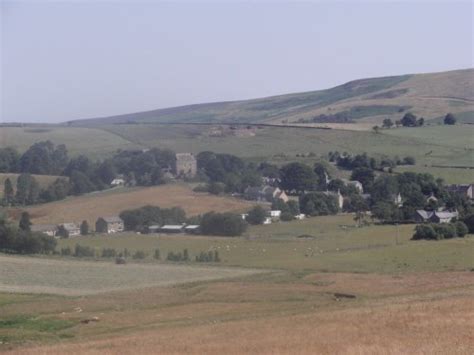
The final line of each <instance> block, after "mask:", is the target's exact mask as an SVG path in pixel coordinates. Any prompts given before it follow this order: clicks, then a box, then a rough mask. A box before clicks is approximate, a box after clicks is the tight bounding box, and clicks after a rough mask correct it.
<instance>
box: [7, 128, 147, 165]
mask: <svg viewBox="0 0 474 355" xmlns="http://www.w3.org/2000/svg"><path fill="white" fill-rule="evenodd" d="M46 140H50V141H51V142H53V143H54V144H65V145H66V147H67V149H68V152H69V154H70V155H71V156H75V155H79V154H85V155H88V156H89V157H91V158H103V157H105V156H109V155H111V154H112V153H113V152H115V151H116V150H117V149H131V148H139V146H138V145H136V144H134V143H131V142H129V141H127V140H125V139H123V138H121V137H119V136H117V135H114V134H110V133H108V132H105V131H103V130H99V129H94V128H78V127H74V128H72V127H62V126H31V127H0V147H2V148H3V147H14V148H16V149H17V150H18V151H19V152H24V151H25V150H26V149H28V148H29V147H30V146H31V145H32V144H34V143H36V142H40V141H46Z"/></svg>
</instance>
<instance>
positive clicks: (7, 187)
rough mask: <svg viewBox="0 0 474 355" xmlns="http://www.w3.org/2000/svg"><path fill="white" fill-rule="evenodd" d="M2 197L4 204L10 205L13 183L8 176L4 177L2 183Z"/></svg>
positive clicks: (13, 193) (13, 196) (12, 199)
mask: <svg viewBox="0 0 474 355" xmlns="http://www.w3.org/2000/svg"><path fill="white" fill-rule="evenodd" d="M3 199H4V201H5V205H6V206H10V205H11V204H13V202H14V199H15V191H13V184H12V182H11V180H10V178H7V179H5V182H4V183H3Z"/></svg>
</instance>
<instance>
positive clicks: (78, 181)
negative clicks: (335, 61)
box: [69, 170, 96, 195]
mask: <svg viewBox="0 0 474 355" xmlns="http://www.w3.org/2000/svg"><path fill="white" fill-rule="evenodd" d="M69 182H70V184H71V193H72V194H74V195H81V194H84V193H87V192H91V191H94V190H95V188H96V187H95V186H94V184H93V183H92V181H91V180H90V179H89V177H88V176H87V175H86V174H84V173H82V172H80V171H77V170H74V171H73V172H72V173H71V177H70V179H69Z"/></svg>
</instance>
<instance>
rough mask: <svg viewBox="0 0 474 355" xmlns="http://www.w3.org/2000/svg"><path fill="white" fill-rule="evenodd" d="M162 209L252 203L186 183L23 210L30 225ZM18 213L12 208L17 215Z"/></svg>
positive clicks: (194, 210)
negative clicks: (199, 190)
mask: <svg viewBox="0 0 474 355" xmlns="http://www.w3.org/2000/svg"><path fill="white" fill-rule="evenodd" d="M147 204H148V205H155V206H157V205H158V206H160V207H163V208H166V207H175V206H182V207H183V209H184V210H185V211H186V213H187V214H188V215H191V216H192V215H197V214H201V213H205V212H209V211H212V210H215V211H235V212H240V211H246V210H247V209H249V208H251V207H252V206H253V204H252V203H250V202H247V201H244V200H239V199H236V198H232V197H222V196H213V195H209V194H206V193H197V192H193V191H192V186H191V185H187V184H168V185H162V186H154V187H136V188H115V189H110V190H105V191H102V192H94V193H90V194H86V195H82V196H78V197H68V198H67V199H65V200H61V201H56V202H51V203H46V204H41V205H36V206H31V207H28V208H25V209H22V210H26V211H28V212H29V213H30V215H31V219H32V221H33V223H55V224H59V223H64V222H67V221H75V222H77V223H80V222H81V221H82V220H87V221H88V223H89V224H90V225H93V224H95V221H96V220H97V218H98V217H100V216H114V215H118V214H119V213H120V212H121V211H123V210H126V209H131V208H138V207H142V206H144V205H147ZM19 212H20V210H18V209H11V210H10V213H11V214H12V215H13V216H17V215H18V214H19Z"/></svg>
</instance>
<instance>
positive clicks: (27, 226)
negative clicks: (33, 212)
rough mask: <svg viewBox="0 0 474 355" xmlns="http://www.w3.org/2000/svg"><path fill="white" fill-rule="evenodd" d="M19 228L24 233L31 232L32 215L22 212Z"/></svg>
mask: <svg viewBox="0 0 474 355" xmlns="http://www.w3.org/2000/svg"><path fill="white" fill-rule="evenodd" d="M18 227H19V228H20V229H21V230H22V231H26V232H29V231H31V221H30V214H29V213H28V212H22V214H21V217H20V223H19V224H18Z"/></svg>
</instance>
